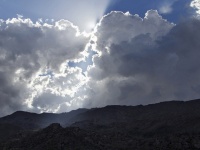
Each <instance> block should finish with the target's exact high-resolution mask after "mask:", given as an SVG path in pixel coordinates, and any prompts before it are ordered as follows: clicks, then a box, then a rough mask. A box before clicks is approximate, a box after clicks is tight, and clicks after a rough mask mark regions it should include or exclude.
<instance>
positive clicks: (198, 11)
mask: <svg viewBox="0 0 200 150" xmlns="http://www.w3.org/2000/svg"><path fill="white" fill-rule="evenodd" d="M190 6H191V7H192V8H194V9H195V10H196V14H197V15H198V16H199V15H200V1H199V0H193V1H192V2H191V3H190Z"/></svg>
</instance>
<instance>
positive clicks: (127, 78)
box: [85, 10, 200, 107]
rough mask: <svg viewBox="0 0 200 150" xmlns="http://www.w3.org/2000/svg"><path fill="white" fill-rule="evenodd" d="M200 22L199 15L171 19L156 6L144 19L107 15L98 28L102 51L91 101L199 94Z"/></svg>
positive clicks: (108, 102) (98, 45) (133, 101)
mask: <svg viewBox="0 0 200 150" xmlns="http://www.w3.org/2000/svg"><path fill="white" fill-rule="evenodd" d="M109 26H110V27H112V28H109ZM199 26H200V22H199V21H198V20H195V19H191V20H187V21H185V22H182V23H180V24H178V25H174V24H171V23H169V22H167V21H166V20H164V19H162V17H161V16H159V15H158V13H157V11H153V10H151V11H148V12H147V14H146V16H145V18H144V19H142V18H140V17H138V16H137V15H136V16H132V15H127V14H123V13H121V12H112V13H110V14H109V15H107V16H105V17H104V18H103V19H102V20H101V22H100V24H99V26H98V27H97V29H96V31H97V32H96V36H97V42H96V50H97V51H98V52H99V53H100V55H99V56H95V57H94V58H93V61H94V66H93V67H92V68H91V69H90V70H89V76H90V77H91V81H90V82H89V83H88V84H89V86H90V91H89V92H88V93H89V96H88V99H87V100H86V103H85V106H91V107H94V106H105V105H111V104H115V105H116V104H120V105H138V104H149V103H155V102H159V101H166V100H174V99H176V100H187V99H194V98H199V97H200V94H199V92H198V90H199V87H200V85H199V82H198V81H199V76H200V74H199V73H200V71H199V69H198V64H199V59H198V58H199V55H200V51H199V46H200V45H199V42H198V41H199V39H200V33H199V32H198V31H199Z"/></svg>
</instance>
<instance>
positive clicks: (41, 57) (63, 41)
mask: <svg viewBox="0 0 200 150" xmlns="http://www.w3.org/2000/svg"><path fill="white" fill-rule="evenodd" d="M88 40H89V37H87V36H85V35H83V34H81V33H80V32H79V30H78V28H77V27H76V26H74V25H73V24H72V23H71V22H69V21H66V20H60V21H58V22H55V23H54V24H47V23H43V24H41V23H38V22H36V23H33V22H32V21H31V20H30V19H23V18H21V17H19V18H13V19H8V20H1V22H0V53H1V55H0V72H1V74H0V79H1V81H2V82H1V85H0V89H1V90H0V91H1V92H0V97H1V105H0V110H1V111H0V114H1V115H4V114H8V113H10V112H13V111H15V110H19V109H24V110H27V109H31V107H33V106H32V103H33V104H34V106H37V104H36V103H37V102H38V100H36V101H34V100H35V99H36V98H37V99H39V94H41V93H40V92H44V93H45V91H47V89H51V88H50V83H51V81H50V80H51V79H52V78H55V79H57V78H59V79H60V78H61V77H60V76H61V75H63V80H64V78H65V75H67V74H70V73H69V72H70V71H71V72H73V71H72V70H70V69H68V70H67V69H65V68H67V65H66V64H67V61H69V60H78V59H83V58H84V55H83V54H82V52H83V51H84V50H85V46H86V44H87V42H88ZM47 72H52V75H51V76H50V74H48V73H47ZM79 72H80V71H79ZM40 75H43V76H40ZM77 75H78V73H77ZM60 82H62V81H60ZM51 84H52V83H51ZM44 89H46V90H44ZM41 90H43V91H41ZM54 91H56V88H55V90H54ZM52 93H53V92H52V91H51V93H50V94H52ZM41 95H44V94H41ZM57 95H59V93H57ZM43 97H44V99H43V102H44V101H46V99H45V98H48V96H43ZM38 103H40V102H38ZM47 103H48V101H47ZM49 105H50V104H49ZM52 105H53V103H52ZM52 105H51V106H52ZM28 106H29V107H28ZM41 106H44V105H43V103H42V104H41Z"/></svg>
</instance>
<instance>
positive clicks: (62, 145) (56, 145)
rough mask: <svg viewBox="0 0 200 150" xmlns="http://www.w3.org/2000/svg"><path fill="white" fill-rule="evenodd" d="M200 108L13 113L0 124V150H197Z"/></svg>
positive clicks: (168, 105) (197, 103)
mask: <svg viewBox="0 0 200 150" xmlns="http://www.w3.org/2000/svg"><path fill="white" fill-rule="evenodd" d="M199 108H200V100H192V101H187V102H182V101H171V102H162V103H158V104H152V105H147V106H142V105H141V106H107V107H104V108H93V109H88V110H87V109H79V110H76V111H72V112H69V113H62V114H33V113H27V112H16V113H14V114H11V115H9V116H6V117H3V118H1V119H0V133H1V136H0V138H1V142H0V143H1V144H0V149H5V150H7V149H8V150H9V149H18V150H26V149H33V150H40V149H41V150H44V149H52V150H54V149H55V150H57V149H62V150H65V149H200V142H199V141H200V109H199ZM52 123H53V124H52ZM50 124H51V125H50ZM48 125H49V126H48ZM47 126H48V127H47ZM3 135H7V137H6V136H3ZM5 139H6V140H5Z"/></svg>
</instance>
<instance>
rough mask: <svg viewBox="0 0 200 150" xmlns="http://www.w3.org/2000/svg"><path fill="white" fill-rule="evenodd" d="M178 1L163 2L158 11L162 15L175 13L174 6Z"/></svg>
mask: <svg viewBox="0 0 200 150" xmlns="http://www.w3.org/2000/svg"><path fill="white" fill-rule="evenodd" d="M176 1H178V0H170V1H169V0H168V1H166V0H165V1H163V2H161V4H160V6H159V8H158V10H159V13H160V14H169V13H171V12H172V11H173V4H174V3H175V2H176Z"/></svg>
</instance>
